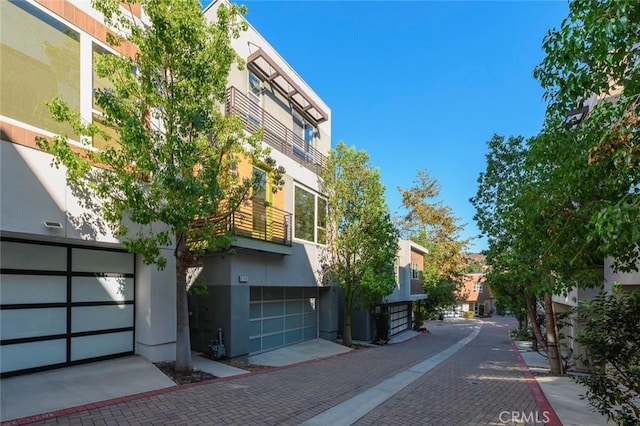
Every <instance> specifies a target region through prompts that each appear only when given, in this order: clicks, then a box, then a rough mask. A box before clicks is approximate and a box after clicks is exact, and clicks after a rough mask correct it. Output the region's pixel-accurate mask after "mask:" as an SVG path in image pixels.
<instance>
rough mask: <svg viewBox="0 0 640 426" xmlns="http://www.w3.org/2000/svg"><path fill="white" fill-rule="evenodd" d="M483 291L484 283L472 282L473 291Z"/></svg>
mask: <svg viewBox="0 0 640 426" xmlns="http://www.w3.org/2000/svg"><path fill="white" fill-rule="evenodd" d="M483 291H484V285H483V284H482V283H480V282H476V283H473V292H474V293H482V292H483Z"/></svg>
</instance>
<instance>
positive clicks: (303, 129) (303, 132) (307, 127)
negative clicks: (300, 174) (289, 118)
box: [293, 111, 316, 161]
mask: <svg viewBox="0 0 640 426" xmlns="http://www.w3.org/2000/svg"><path fill="white" fill-rule="evenodd" d="M293 134H294V135H295V136H297V138H295V139H294V141H293V142H294V143H293V153H294V154H296V155H297V156H298V157H300V158H302V159H303V160H306V161H311V160H312V158H311V154H310V151H311V147H312V146H313V141H314V139H315V136H316V129H315V127H314V126H313V125H312V124H310V123H309V122H307V121H306V120H305V119H304V118H302V117H301V116H300V115H299V114H298V113H296V112H295V111H294V113H293Z"/></svg>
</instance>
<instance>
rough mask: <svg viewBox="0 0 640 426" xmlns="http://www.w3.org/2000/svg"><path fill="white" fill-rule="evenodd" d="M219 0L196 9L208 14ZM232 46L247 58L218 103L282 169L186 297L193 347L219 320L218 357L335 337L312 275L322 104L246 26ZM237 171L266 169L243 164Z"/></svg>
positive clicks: (329, 292) (318, 246)
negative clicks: (228, 250)
mask: <svg viewBox="0 0 640 426" xmlns="http://www.w3.org/2000/svg"><path fill="white" fill-rule="evenodd" d="M224 2H225V0H216V1H214V2H213V3H212V4H211V5H210V6H209V7H207V8H206V9H205V11H204V14H205V16H206V17H207V18H208V19H215V16H216V11H217V9H218V7H220V5H221V4H224ZM232 45H233V47H234V49H235V50H236V52H237V53H238V54H239V55H240V56H241V57H242V58H243V59H244V60H245V61H246V66H245V68H244V69H243V70H238V69H237V68H236V67H232V71H231V73H230V75H229V80H228V84H229V88H228V90H227V99H226V104H225V106H224V108H225V112H226V113H229V114H238V115H239V116H240V117H241V118H242V120H243V121H244V124H245V129H246V130H247V131H255V130H258V129H260V130H262V133H263V141H264V143H265V144H267V145H268V146H269V147H270V148H271V155H272V157H273V158H274V159H275V160H276V163H277V164H278V165H279V166H283V167H284V168H285V170H286V175H285V178H284V186H283V187H282V189H280V190H279V191H277V192H276V193H273V192H272V190H271V188H270V187H269V183H268V182H267V180H266V179H265V188H264V191H262V192H260V193H258V194H255V195H254V197H253V199H252V200H251V201H250V202H248V203H246V204H244V205H243V206H242V207H241V208H240V210H239V211H238V212H236V213H235V214H234V215H233V216H232V217H231V218H230V220H229V222H228V226H229V229H230V230H231V231H233V233H234V234H235V235H236V238H235V240H234V242H233V249H234V252H235V253H234V254H233V255H230V256H226V255H225V256H223V255H211V256H209V257H208V258H207V259H205V261H204V263H203V265H202V269H201V270H200V271H199V278H200V279H201V280H202V282H203V283H204V284H206V286H207V288H208V294H207V295H206V296H193V297H191V299H190V307H191V309H192V313H191V335H192V347H193V349H195V350H200V351H206V350H207V346H208V344H209V343H210V342H211V340H212V339H214V338H217V330H218V329H221V331H222V332H223V336H224V337H223V340H224V343H225V346H226V353H227V356H230V357H245V356H248V355H253V354H257V353H261V352H264V351H268V350H271V349H275V348H278V347H281V346H285V345H290V344H293V343H298V342H301V341H304V340H309V339H315V338H318V337H324V338H328V339H335V338H336V333H337V325H338V324H337V315H335V314H334V313H333V312H334V311H335V312H337V294H336V292H335V291H334V289H332V288H330V287H323V286H321V285H320V277H319V271H320V264H319V259H320V251H321V250H322V248H323V246H324V244H325V242H326V241H325V238H326V234H325V226H326V211H327V201H326V197H325V196H324V195H323V194H322V192H321V191H320V186H319V178H318V169H319V168H320V167H322V166H323V164H324V162H325V159H326V156H327V155H328V153H329V150H330V148H331V110H330V109H329V107H328V106H327V105H326V104H325V103H324V102H323V100H322V99H321V98H320V97H319V96H318V95H317V94H316V93H315V92H314V91H313V89H312V88H311V87H310V86H309V85H308V84H307V83H306V82H305V81H304V80H303V79H302V77H300V76H299V75H298V74H297V73H296V72H295V70H294V69H293V68H292V67H291V66H290V65H289V64H288V63H287V62H286V61H285V60H284V59H283V58H282V57H281V56H280V55H279V54H278V52H277V51H276V50H275V49H274V48H273V47H272V46H271V45H270V44H269V43H268V42H267V41H266V40H265V39H264V38H263V37H262V36H261V35H260V34H259V33H258V32H257V31H256V30H255V28H253V27H251V26H249V29H248V31H245V32H244V33H242V35H241V36H240V38H238V39H236V40H234V41H233V43H232ZM238 172H239V173H240V174H241V175H244V176H252V175H253V176H256V175H258V176H261V177H264V176H265V175H266V172H268V170H265V169H264V168H261V167H260V166H255V165H254V166H252V165H250V164H248V163H242V164H241V165H240V166H239V170H238Z"/></svg>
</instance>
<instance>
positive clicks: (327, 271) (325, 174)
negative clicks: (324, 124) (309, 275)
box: [320, 142, 398, 346]
mask: <svg viewBox="0 0 640 426" xmlns="http://www.w3.org/2000/svg"><path fill="white" fill-rule="evenodd" d="M320 176H321V179H322V186H323V191H324V193H325V194H326V195H327V197H328V203H327V210H328V211H327V218H328V219H327V246H326V250H325V252H324V253H323V255H322V257H323V258H322V264H323V274H324V279H325V280H326V281H329V282H332V283H337V284H338V285H340V286H341V287H342V289H343V291H344V305H345V319H344V333H343V341H344V344H345V345H347V346H351V311H352V309H353V308H354V307H362V308H371V307H373V306H375V305H377V304H380V303H381V302H382V300H383V297H384V296H386V295H388V294H390V293H391V292H392V291H393V288H394V285H395V283H396V278H395V270H394V261H395V259H396V257H397V255H398V231H397V230H396V228H395V226H394V225H393V223H392V220H391V216H390V213H389V209H388V207H387V204H386V201H385V197H384V186H383V185H382V183H381V181H380V173H379V172H378V170H377V169H375V168H374V167H373V166H372V165H371V164H370V163H369V156H368V155H367V153H366V152H365V151H358V150H356V148H355V147H348V146H347V145H346V144H345V143H344V142H338V144H337V145H336V147H335V148H334V149H332V150H331V152H330V154H329V158H328V161H327V164H326V166H325V167H324V168H323V169H322V170H321V172H320Z"/></svg>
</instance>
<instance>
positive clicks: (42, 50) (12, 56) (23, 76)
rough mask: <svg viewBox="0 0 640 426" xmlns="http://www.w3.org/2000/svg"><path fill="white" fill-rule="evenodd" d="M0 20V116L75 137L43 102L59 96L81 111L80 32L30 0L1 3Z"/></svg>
mask: <svg viewBox="0 0 640 426" xmlns="http://www.w3.org/2000/svg"><path fill="white" fill-rule="evenodd" d="M0 23H1V32H2V33H1V37H0V63H2V73H0V93H2V102H1V103H0V114H1V115H3V116H5V117H8V118H11V119H14V120H17V121H20V122H22V123H25V124H28V125H30V126H34V127H37V128H39V129H42V130H45V131H48V132H52V133H65V134H67V135H68V136H69V137H73V135H74V134H73V129H72V128H71V126H70V125H69V124H66V123H58V122H56V121H55V120H54V119H53V118H52V117H51V113H50V112H49V110H48V109H47V106H46V105H45V103H46V102H48V101H51V100H52V99H53V98H54V96H58V97H60V98H61V99H63V100H64V101H65V102H66V103H67V105H69V107H70V108H71V109H72V110H74V111H80V99H81V93H80V87H81V86H80V68H81V67H80V51H81V47H80V34H79V33H78V32H77V31H74V30H73V29H71V28H70V27H68V26H66V25H64V24H62V23H61V22H60V21H58V20H56V19H55V18H53V17H52V16H50V15H48V14H46V13H44V12H43V11H41V10H40V9H38V8H37V7H35V6H33V5H31V4H29V3H28V2H26V1H17V2H9V1H2V2H0ZM75 139H77V136H75Z"/></svg>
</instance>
